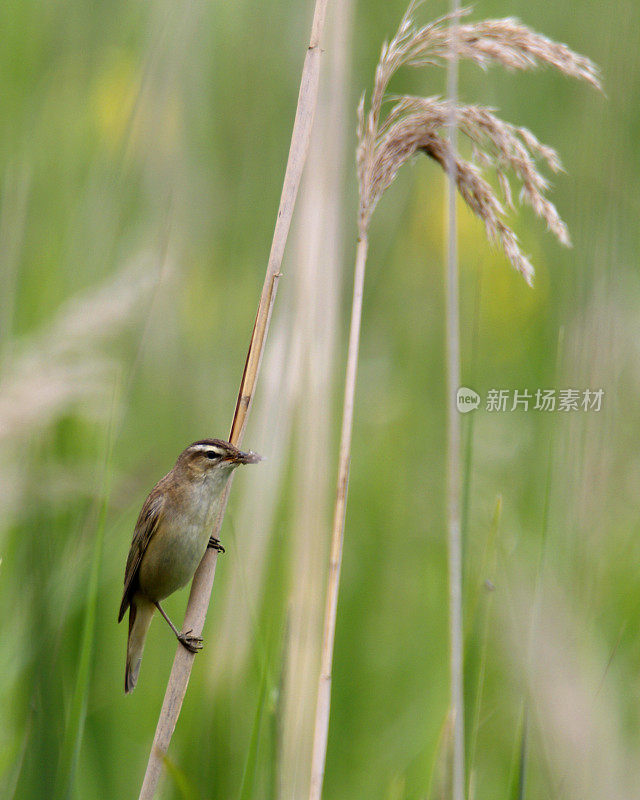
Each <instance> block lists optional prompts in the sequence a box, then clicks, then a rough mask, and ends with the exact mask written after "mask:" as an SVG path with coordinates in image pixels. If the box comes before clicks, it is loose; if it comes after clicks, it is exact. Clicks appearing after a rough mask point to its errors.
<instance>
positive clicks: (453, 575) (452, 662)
mask: <svg viewBox="0 0 640 800" xmlns="http://www.w3.org/2000/svg"><path fill="white" fill-rule="evenodd" d="M451 6H452V14H453V18H454V20H457V19H458V17H459V15H460V2H459V0H452V3H451ZM458 47H459V43H458V26H457V24H454V25H452V26H451V35H450V37H449V63H448V76H447V77H448V81H447V83H448V87H447V88H448V95H449V106H448V108H447V109H446V112H447V120H446V121H447V124H448V128H449V152H448V153H447V163H446V169H447V173H448V176H449V183H448V192H449V196H448V201H449V203H448V205H449V208H448V215H447V216H448V223H449V231H448V243H447V251H448V252H447V270H446V281H445V288H446V306H447V313H446V321H447V331H446V347H447V358H446V362H447V397H448V402H447V540H448V548H447V549H448V571H449V676H450V677H449V684H450V693H451V700H450V703H451V718H452V721H453V759H452V773H453V774H452V794H451V796H452V800H464V794H465V791H464V785H465V777H464V775H465V763H464V762H465V756H464V669H463V667H464V663H463V662H464V655H463V652H464V642H463V629H462V530H461V526H460V492H461V487H462V480H461V478H462V476H461V469H460V441H461V432H460V417H459V416H458V411H457V409H456V403H455V397H456V392H457V389H458V386H460V316H459V287H458V233H457V218H456V178H455V175H456V169H455V162H456V156H457V152H458V119H457V114H456V108H457V105H458Z"/></svg>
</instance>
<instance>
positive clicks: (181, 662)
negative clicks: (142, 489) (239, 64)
mask: <svg viewBox="0 0 640 800" xmlns="http://www.w3.org/2000/svg"><path fill="white" fill-rule="evenodd" d="M327 2H328V0H316V3H315V8H314V15H313V24H312V29H311V37H310V41H309V46H308V49H307V53H306V57H305V62H304V67H303V70H302V78H301V81H300V91H299V94H298V105H297V108H296V116H295V121H294V124H293V132H292V134H291V146H290V148H289V158H288V161H287V169H286V172H285V177H284V183H283V186H282V194H281V196H280V205H279V208H278V215H277V218H276V225H275V230H274V234H273V240H272V244H271V252H270V254H269V262H268V264H267V271H266V275H265V280H264V285H263V288H262V294H261V296H260V302H259V305H258V312H257V314H256V321H255V324H254V327H253V333H252V336H251V342H250V344H249V351H248V353H247V360H246V363H245V368H244V372H243V375H242V381H241V383H240V390H239V392H238V400H237V403H236V409H235V413H234V415H233V422H232V425H231V434H230V436H229V439H230V441H231V442H232V443H233V444H235V445H239V444H240V443H241V441H242V437H243V434H244V431H245V427H246V424H247V418H248V415H249V410H250V407H251V401H252V399H253V395H254V391H255V385H256V381H257V378H258V373H259V370H260V362H261V361H262V355H263V352H264V345H265V341H266V337H267V333H268V330H269V323H270V320H271V311H272V309H273V303H274V300H275V296H276V292H277V288H278V279H279V277H280V266H281V264H282V258H283V255H284V249H285V244H286V241H287V236H288V233H289V227H290V224H291V218H292V216H293V209H294V206H295V201H296V196H297V194H298V188H299V186H300V179H301V177H302V172H303V169H304V165H305V161H306V158H307V153H308V150H309V141H310V137H311V129H312V127H313V118H314V114H315V108H316V103H317V99H318V84H319V79H320V57H321V53H322V51H321V49H320V38H321V35H322V30H323V28H324V20H325V15H326V10H327ZM228 496H229V493H228V490H227V492H226V493H225V497H224V499H223V501H222V504H221V511H220V515H219V518H218V520H217V522H216V525H215V529H214V531H213V533H214V535H216V534H217V533H218V532H219V530H220V527H221V525H222V519H223V517H224V512H225V509H226V503H227V498H228ZM216 562H217V553H216V552H215V551H214V550H207V552H206V553H205V555H204V558H203V559H202V562H201V563H200V566H199V567H198V569H197V571H196V574H195V575H194V578H193V583H192V584H191V592H190V595H189V602H188V603H187V610H186V613H185V618H184V629H189V628H190V629H191V630H192V631H193V633H194V634H195V635H198V636H199V635H200V634H201V633H202V629H203V627H204V621H205V617H206V613H207V608H208V606H209V600H210V597H211V592H212V589H213V581H214V577H215V570H216ZM193 659H194V654H193V653H190V652H189V651H188V650H186V649H185V648H184V647H181V646H178V649H177V652H176V655H175V658H174V661H173V667H172V669H171V675H170V676H169V682H168V684H167V689H166V692H165V696H164V702H163V704H162V710H161V712H160V717H159V719H158V725H157V727H156V732H155V736H154V740H153V745H152V748H151V752H150V754H149V760H148V763H147V769H146V772H145V776H144V781H143V784H142V788H141V790H140V795H139V800H152V798H153V797H154V795H155V792H156V788H157V785H158V781H159V779H160V774H161V772H162V764H163V761H164V757H165V754H166V752H167V750H168V747H169V743H170V741H171V737H172V735H173V731H174V730H175V726H176V722H177V721H178V716H179V714H180V709H181V708H182V702H183V700H184V696H185V694H186V691H187V685H188V683H189V677H190V675H191V668H192V666H193Z"/></svg>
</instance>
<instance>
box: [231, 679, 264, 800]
mask: <svg viewBox="0 0 640 800" xmlns="http://www.w3.org/2000/svg"><path fill="white" fill-rule="evenodd" d="M268 672H269V670H268V664H267V663H265V664H264V666H263V670H262V678H261V680H260V691H259V694H258V703H257V705H256V713H255V717H254V719H253V728H252V730H251V739H250V741H249V750H248V752H247V760H246V762H245V765H244V771H243V773H242V783H241V785H240V794H239V795H238V798H239V800H251V799H252V798H253V797H255V787H256V774H257V766H258V750H259V749H260V730H261V728H262V718H263V715H264V710H265V705H266V701H267V686H268V683H269V681H268Z"/></svg>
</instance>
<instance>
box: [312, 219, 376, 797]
mask: <svg viewBox="0 0 640 800" xmlns="http://www.w3.org/2000/svg"><path fill="white" fill-rule="evenodd" d="M367 248H368V239H367V236H366V234H361V235H360V236H359V238H358V247H357V250H356V265H355V276H354V282H353V303H352V306H351V328H350V332H349V349H348V353H347V373H346V380H345V387H344V405H343V411H342V431H341V434H340V457H339V464H338V485H337V489H336V504H335V509H334V515H333V530H332V534H331V558H330V561H329V575H328V580H327V598H326V605H325V616H324V630H323V634H322V654H321V665H320V679H319V681H318V699H317V707H316V722H315V730H314V736H313V754H312V762H311V791H310V792H309V800H320V798H321V796H322V782H323V779H324V767H325V761H326V757H327V738H328V734H329V710H330V706H331V666H332V662H333V643H334V640H335V632H336V615H337V611H338V589H339V585H340V567H341V566H342V544H343V541H344V520H345V512H346V507H347V488H348V485H349V464H350V462H351V433H352V430H353V409H354V400H355V391H356V376H357V370H358V350H359V346H360V324H361V320H362V295H363V290H364V274H365V264H366V261H367Z"/></svg>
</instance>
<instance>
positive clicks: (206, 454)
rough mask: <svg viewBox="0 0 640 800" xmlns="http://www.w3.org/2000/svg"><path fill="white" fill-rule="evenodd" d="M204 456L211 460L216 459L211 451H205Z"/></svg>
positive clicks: (215, 454) (215, 455)
mask: <svg viewBox="0 0 640 800" xmlns="http://www.w3.org/2000/svg"><path fill="white" fill-rule="evenodd" d="M205 456H206V457H207V458H211V459H214V458H217V457H218V455H217V453H214V452H213V450H207V452H206V453H205Z"/></svg>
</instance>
